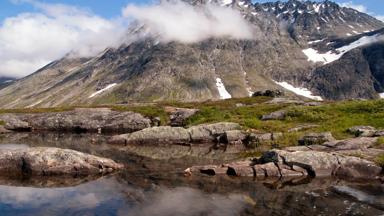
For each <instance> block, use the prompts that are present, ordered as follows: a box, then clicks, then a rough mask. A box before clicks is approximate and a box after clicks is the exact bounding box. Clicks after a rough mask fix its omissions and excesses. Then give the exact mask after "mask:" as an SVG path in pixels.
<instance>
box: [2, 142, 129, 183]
mask: <svg viewBox="0 0 384 216" xmlns="http://www.w3.org/2000/svg"><path fill="white" fill-rule="evenodd" d="M121 168H123V165H121V164H118V163H116V162H114V161H113V160H110V159H106V158H101V157H97V156H93V155H89V154H84V153H81V152H77V151H74V150H68V149H59V148H46V147H39V148H27V149H17V150H1V151H0V173H1V175H29V176H47V175H48V176H50V175H56V176H57V175H98V174H107V173H111V172H113V171H116V170H119V169H121Z"/></svg>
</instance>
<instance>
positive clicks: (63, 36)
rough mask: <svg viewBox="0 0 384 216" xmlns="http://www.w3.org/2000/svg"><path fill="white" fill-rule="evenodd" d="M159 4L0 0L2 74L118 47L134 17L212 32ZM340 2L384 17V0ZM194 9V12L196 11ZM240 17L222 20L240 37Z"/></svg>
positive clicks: (184, 32)
mask: <svg viewBox="0 0 384 216" xmlns="http://www.w3.org/2000/svg"><path fill="white" fill-rule="evenodd" d="M257 1H258V2H266V1H273V0H257ZM154 2H158V0H0V62H1V64H0V77H1V76H12V77H23V76H25V75H28V74H30V73H32V72H34V71H35V70H37V69H39V68H41V67H42V66H44V65H46V64H48V63H49V62H51V61H53V60H56V59H59V58H61V57H63V56H64V55H66V54H68V53H74V54H75V55H78V56H92V55H95V54H97V53H100V52H101V51H103V50H104V49H105V48H106V47H117V46H119V45H121V43H122V39H123V38H125V36H124V35H125V33H126V32H125V31H126V27H127V23H129V21H130V20H132V19H131V18H132V17H135V18H137V19H140V18H141V19H143V18H147V17H149V18H151V19H153V20H152V21H153V22H155V23H157V27H160V26H161V27H162V28H159V29H157V30H158V31H159V32H162V33H164V32H167V33H170V34H169V35H166V38H167V40H168V41H169V40H172V39H174V38H173V37H177V38H183V40H187V41H189V40H190V41H189V42H191V41H193V40H195V38H196V37H197V38H199V39H202V38H200V37H206V36H207V35H206V34H205V33H206V32H204V33H202V34H200V33H199V34H197V35H194V34H190V32H188V30H190V29H197V30H202V29H204V25H202V23H204V17H202V16H200V15H197V16H195V17H193V18H191V19H189V20H188V22H187V23H183V24H175V23H173V22H175V20H176V21H178V20H179V21H180V22H181V21H183V19H181V20H180V19H179V18H180V11H182V12H184V13H186V10H187V9H188V8H185V7H181V8H180V7H173V8H167V7H164V8H163V9H164V10H163V11H158V10H152V9H153V6H150V5H153V3H154ZM254 2H255V1H254ZM337 2H339V3H344V6H349V7H353V8H355V9H358V10H360V11H362V12H366V13H369V14H371V15H373V16H376V17H378V18H379V19H381V20H384V16H382V15H384V0H337ZM128 5H130V6H129V7H127V6H128ZM189 12H190V13H191V14H192V15H194V12H193V11H189ZM195 15H196V14H195ZM227 15H228V16H227ZM237 15H238V14H237ZM143 16H144V17H143ZM237 18H238V17H237V16H235V15H234V14H226V15H220V16H219V17H218V18H217V20H222V23H223V26H221V27H222V28H223V29H226V30H228V33H230V34H235V33H236V34H238V35H236V36H235V37H237V36H239V35H240V36H241V37H247V35H248V36H249V32H247V29H246V28H242V24H244V23H242V22H244V20H243V19H242V18H241V17H240V18H241V19H240V20H237ZM201 19H203V20H201ZM191 20H192V21H193V22H194V23H198V24H196V26H197V27H199V28H188V25H189V24H190V21H191ZM205 21H207V20H205ZM168 22H169V23H171V24H172V25H170V26H181V27H182V28H180V29H179V28H175V29H168V28H167V27H169V26H164V23H168ZM207 23H209V21H207ZM228 23H231V24H232V25H233V26H231V25H229V24H228ZM183 28H185V29H183ZM233 29H238V30H236V31H233ZM204 31H206V30H204ZM234 32H235V33H234ZM216 33H217V32H215V30H214V29H210V31H209V34H216ZM211 36H212V35H211ZM213 36H214V35H213Z"/></svg>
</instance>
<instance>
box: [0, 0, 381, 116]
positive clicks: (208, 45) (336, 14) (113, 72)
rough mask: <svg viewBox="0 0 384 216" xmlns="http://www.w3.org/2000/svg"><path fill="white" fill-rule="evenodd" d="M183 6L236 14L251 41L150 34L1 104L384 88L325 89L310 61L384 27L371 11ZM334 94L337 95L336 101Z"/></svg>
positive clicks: (240, 1)
mask: <svg viewBox="0 0 384 216" xmlns="http://www.w3.org/2000/svg"><path fill="white" fill-rule="evenodd" d="M186 1H187V2H188V3H190V4H193V5H196V7H199V5H201V4H205V3H207V2H211V3H214V4H218V5H220V6H223V7H232V8H234V9H236V10H239V11H240V13H242V15H243V17H244V19H246V20H247V21H248V22H250V23H251V24H252V27H253V29H254V31H255V32H256V34H255V35H254V39H252V40H232V39H228V38H211V39H208V40H205V41H202V42H199V43H192V44H185V43H180V42H168V43H158V41H157V40H156V38H148V37H147V38H143V39H141V40H138V41H135V42H133V43H129V44H125V45H122V46H121V47H119V48H118V49H107V50H105V51H104V52H103V53H100V54H99V55H98V56H95V57H93V58H69V57H64V58H62V59H60V60H58V61H55V62H53V63H51V64H49V65H47V66H46V67H44V68H42V69H40V70H39V71H37V72H35V73H34V74H32V75H30V76H28V77H25V78H23V79H20V80H18V81H17V82H15V83H13V84H12V85H10V86H8V87H6V88H4V89H2V90H0V107H3V108H13V107H35V106H38V107H49V106H59V105H73V104H100V103H124V102H129V101H160V100H180V101H202V100H208V99H214V100H217V99H223V98H228V97H246V96H249V95H250V94H251V93H252V92H254V91H258V90H265V89H279V88H280V89H283V88H284V87H287V85H289V86H292V87H293V86H296V87H301V89H297V88H296V89H295V88H294V90H298V91H295V92H296V93H300V91H301V90H303V88H304V87H307V88H310V89H311V90H313V91H314V93H316V94H319V95H320V96H322V97H323V98H329V99H345V98H350V97H364V98H372V97H377V96H378V94H377V93H379V92H380V91H381V89H380V88H379V87H372V85H374V83H373V82H366V83H362V84H361V86H362V88H364V86H365V85H367V86H366V88H364V89H366V91H365V93H361V94H358V95H354V94H352V93H351V92H353V91H357V90H354V89H348V88H338V87H337V86H336V85H335V84H334V83H332V82H331V83H330V84H329V85H325V84H323V85H322V83H324V82H326V80H327V79H330V78H329V77H330V76H329V75H325V73H324V72H323V73H321V72H319V71H321V68H323V64H324V61H321V60H320V61H317V60H315V61H313V59H311V55H312V56H313V52H315V54H319V53H323V52H324V53H327V52H336V53H337V52H338V51H337V47H336V45H337V44H338V43H336V42H339V43H341V42H340V41H344V43H345V44H347V43H348V42H349V43H353V42H354V41H357V40H359V39H360V38H361V37H363V36H365V34H371V33H372V32H373V30H377V29H380V28H383V27H384V24H383V23H382V22H380V21H378V20H376V19H374V18H373V17H371V16H369V15H367V14H363V13H360V12H358V11H356V10H353V9H350V8H342V7H340V6H338V5H337V4H336V3H332V2H330V1H325V2H323V3H316V2H301V1H296V0H291V1H288V2H286V3H282V2H276V3H264V4H252V3H251V1H250V0H233V1H223V0H186ZM134 25H136V26H133V27H132V28H131V30H130V31H129V33H128V34H129V35H132V34H139V33H140V31H145V27H143V26H141V27H140V24H137V23H136V24H134ZM330 41H332V42H334V43H331V42H330ZM328 43H331V44H328ZM368 51H369V50H368ZM316 52H317V53H316ZM343 54H344V53H343ZM349 55H350V54H349V53H348V55H347V54H345V55H344V56H343V58H347V57H346V56H349ZM367 55H369V54H367ZM315 57H318V56H315ZM371 59H375V57H371ZM332 60H333V61H335V59H332ZM336 61H338V60H337V59H336ZM340 61H341V59H340ZM371 62H372V63H371V64H372V65H371V68H372V67H375V65H379V64H378V63H379V62H378V61H376V62H374V61H373V60H372V61H371ZM327 63H328V62H327ZM335 64H337V62H335V63H332V64H327V65H326V67H332V65H335ZM324 67H325V66H324ZM336 68H337V67H336ZM331 70H336V69H330V70H328V71H331ZM376 71H378V70H376ZM365 72H366V71H364V73H365ZM330 73H332V72H330ZM345 73H348V74H349V72H348V71H346V72H345ZM375 73H378V72H375ZM322 74H323V75H322ZM340 76H341V77H343V78H342V79H344V76H343V75H340ZM315 80H317V81H315ZM346 80H347V79H346ZM307 91H308V90H307ZM334 92H338V93H337V94H336V95H340V96H338V97H333V94H334Z"/></svg>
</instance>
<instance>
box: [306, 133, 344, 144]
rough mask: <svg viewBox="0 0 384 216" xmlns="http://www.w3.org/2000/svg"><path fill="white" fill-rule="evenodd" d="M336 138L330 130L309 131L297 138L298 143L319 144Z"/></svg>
mask: <svg viewBox="0 0 384 216" xmlns="http://www.w3.org/2000/svg"><path fill="white" fill-rule="evenodd" d="M334 140H336V139H335V138H333V136H332V134H331V133H330V132H324V133H309V134H306V135H304V136H303V137H302V138H300V139H299V145H320V144H323V143H325V142H330V141H334Z"/></svg>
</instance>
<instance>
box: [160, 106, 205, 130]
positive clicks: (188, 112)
mask: <svg viewBox="0 0 384 216" xmlns="http://www.w3.org/2000/svg"><path fill="white" fill-rule="evenodd" d="M165 109H166V111H167V112H168V113H169V120H170V121H171V126H172V127H183V126H185V125H186V120H187V119H188V118H190V117H191V116H193V115H195V114H196V113H197V112H198V111H199V110H198V109H187V108H174V107H166V108H165Z"/></svg>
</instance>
